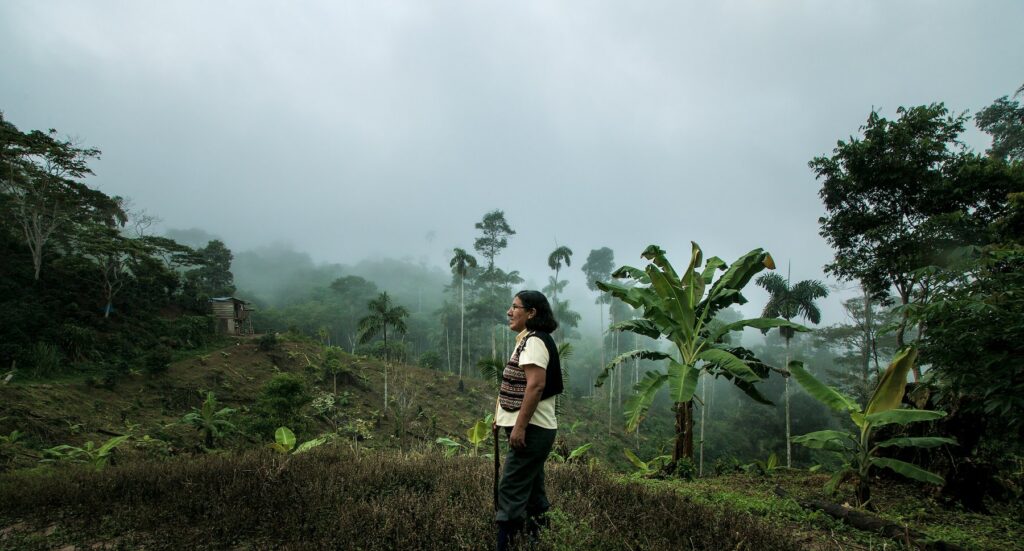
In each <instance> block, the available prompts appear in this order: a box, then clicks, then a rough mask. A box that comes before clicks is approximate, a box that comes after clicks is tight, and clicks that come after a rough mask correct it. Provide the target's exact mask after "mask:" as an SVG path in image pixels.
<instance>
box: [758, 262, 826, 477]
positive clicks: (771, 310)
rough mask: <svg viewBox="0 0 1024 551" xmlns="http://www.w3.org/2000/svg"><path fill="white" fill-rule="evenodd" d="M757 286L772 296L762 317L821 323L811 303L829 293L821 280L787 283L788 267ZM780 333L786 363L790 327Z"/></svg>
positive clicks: (788, 460)
mask: <svg viewBox="0 0 1024 551" xmlns="http://www.w3.org/2000/svg"><path fill="white" fill-rule="evenodd" d="M756 283H757V285H758V286H760V287H763V288H764V290H766V291H768V293H769V294H770V295H771V296H770V298H769V299H768V303H767V304H765V305H764V311H763V312H761V317H763V318H782V319H784V320H786V321H792V320H793V318H795V317H797V316H801V317H803V318H804V319H806V320H807V321H810V322H811V323H813V324H815V325H817V324H818V323H820V322H821V310H819V309H818V306H817V305H816V304H814V301H815V300H817V299H819V298H825V297H827V296H828V288H826V287H825V285H823V284H822V283H821V282H820V281H816V280H813V279H805V280H804V281H801V282H800V283H797V284H796V285H793V286H790V284H789V274H788V270H787V274H786V278H785V279H783V278H782V276H781V275H779V274H777V273H774V272H772V273H767V274H762V275H761V276H759V277H758V278H757V280H756ZM779 334H780V335H782V338H784V339H786V363H784V364H782V365H785V366H788V365H789V341H790V339H792V338H793V328H792V327H786V326H782V327H779ZM783 378H784V380H785V384H786V386H785V391H784V393H785V394H784V396H785V402H786V467H792V466H793V456H792V455H793V454H792V446H791V444H790V430H791V423H790V417H789V372H788V371H786V372H785V373H784V374H783Z"/></svg>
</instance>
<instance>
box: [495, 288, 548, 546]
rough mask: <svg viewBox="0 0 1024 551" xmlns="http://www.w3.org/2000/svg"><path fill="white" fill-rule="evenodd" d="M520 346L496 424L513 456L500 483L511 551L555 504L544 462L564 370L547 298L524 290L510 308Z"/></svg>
mask: <svg viewBox="0 0 1024 551" xmlns="http://www.w3.org/2000/svg"><path fill="white" fill-rule="evenodd" d="M507 315H508V327H509V329H511V330H512V331H515V332H516V333H517V334H518V335H517V336H516V347H515V349H514V351H513V352H512V357H511V358H509V361H508V364H506V366H505V371H504V372H503V373H502V377H501V391H500V392H499V394H498V404H497V406H496V408H495V413H494V424H495V426H497V427H504V428H505V432H506V434H508V443H509V452H508V455H507V456H506V457H505V469H504V471H503V472H502V476H501V482H500V483H499V485H498V510H497V512H496V515H495V518H496V520H497V523H498V549H499V551H501V550H504V549H508V548H509V547H510V545H511V542H512V540H513V538H514V537H515V536H516V535H517V534H518V533H520V532H522V531H523V529H524V528H526V530H527V531H528V532H529V533H530V534H531V535H533V536H534V537H536V535H537V533H538V532H539V530H540V526H541V525H542V524H543V515H544V513H546V512H547V510H548V508H549V507H550V506H551V504H550V503H549V502H548V499H547V496H546V495H545V494H544V461H545V460H546V459H547V458H548V454H549V453H551V447H552V445H553V444H554V443H555V433H556V432H557V431H556V429H557V428H558V423H557V422H556V420H555V396H556V395H557V394H561V392H562V368H561V365H560V364H559V361H558V347H557V346H556V345H555V341H554V339H552V338H551V333H552V332H554V330H555V329H557V328H558V322H556V321H555V316H554V313H553V312H552V311H551V305H550V304H548V299H547V298H545V296H544V295H543V294H541V293H540V292H538V291H520V292H519V293H517V294H516V296H515V298H513V299H512V306H511V307H510V308H509V309H508V312H507Z"/></svg>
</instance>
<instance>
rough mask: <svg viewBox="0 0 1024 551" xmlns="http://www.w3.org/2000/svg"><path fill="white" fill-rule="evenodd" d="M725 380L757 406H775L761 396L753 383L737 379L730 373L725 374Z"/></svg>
mask: <svg viewBox="0 0 1024 551" xmlns="http://www.w3.org/2000/svg"><path fill="white" fill-rule="evenodd" d="M725 378H727V379H729V380H731V381H732V384H734V385H736V388H738V389H740V390H742V391H743V393H744V394H746V395H747V396H748V397H749V398H750V399H751V400H753V401H755V402H757V403H759V404H764V405H766V406H774V405H775V402H772V401H771V400H769V399H768V398H765V397H764V395H762V394H761V392H760V391H759V390H757V387H756V386H754V385H753V383H748V382H746V381H744V380H742V379H737V378H735V377H733V376H732V374H731V373H727V374H726V375H725Z"/></svg>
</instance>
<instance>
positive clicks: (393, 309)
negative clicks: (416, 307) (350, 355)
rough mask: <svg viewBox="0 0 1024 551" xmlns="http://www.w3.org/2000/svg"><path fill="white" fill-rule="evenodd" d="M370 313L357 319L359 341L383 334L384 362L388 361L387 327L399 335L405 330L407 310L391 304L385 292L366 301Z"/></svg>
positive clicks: (363, 341)
mask: <svg viewBox="0 0 1024 551" xmlns="http://www.w3.org/2000/svg"><path fill="white" fill-rule="evenodd" d="M367 307H368V308H369V309H370V315H369V316H366V317H365V318H363V319H361V320H359V342H360V343H367V342H370V341H371V340H372V339H373V337H375V336H377V333H383V335H384V362H385V363H386V362H387V361H388V327H392V328H394V330H395V332H396V333H398V334H399V335H404V334H405V332H406V326H405V318H407V317H409V311H408V310H406V309H405V308H404V307H402V306H392V305H391V297H389V296H388V294H387V292H383V293H381V294H380V295H377V298H375V299H373V300H371V301H370V302H368V303H367Z"/></svg>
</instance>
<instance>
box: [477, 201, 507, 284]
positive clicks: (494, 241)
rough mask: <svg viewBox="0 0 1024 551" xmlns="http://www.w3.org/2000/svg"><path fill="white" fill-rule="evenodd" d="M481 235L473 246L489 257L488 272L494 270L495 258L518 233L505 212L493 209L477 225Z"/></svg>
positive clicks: (485, 256)
mask: <svg viewBox="0 0 1024 551" xmlns="http://www.w3.org/2000/svg"><path fill="white" fill-rule="evenodd" d="M475 227H476V229H478V230H480V233H481V236H480V237H478V238H476V240H475V241H473V248H474V249H476V251H477V252H478V253H480V254H481V255H483V257H484V258H486V259H487V272H488V273H490V272H493V271H494V258H495V257H497V256H498V255H499V254H500V253H501V251H502V249H504V248H505V247H507V246H508V238H509V237H510V236H513V235H515V234H516V232H515V230H513V229H512V227H511V226H509V225H508V222H507V221H506V220H505V213H504V212H503V211H501V210H493V211H491V212H488V213H487V214H485V215H484V217H483V220H481V221H479V222H477V223H476V225H475Z"/></svg>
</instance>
